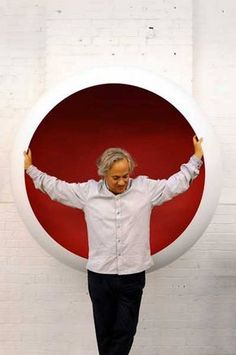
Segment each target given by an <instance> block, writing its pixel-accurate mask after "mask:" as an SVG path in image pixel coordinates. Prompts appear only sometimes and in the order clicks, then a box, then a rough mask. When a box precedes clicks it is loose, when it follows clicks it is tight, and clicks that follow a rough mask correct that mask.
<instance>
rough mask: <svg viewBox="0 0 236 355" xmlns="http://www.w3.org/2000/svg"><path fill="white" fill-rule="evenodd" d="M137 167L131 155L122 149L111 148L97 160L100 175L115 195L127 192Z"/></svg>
mask: <svg viewBox="0 0 236 355" xmlns="http://www.w3.org/2000/svg"><path fill="white" fill-rule="evenodd" d="M135 166H136V163H135V161H134V159H133V158H132V157H131V155H130V154H129V153H128V152H127V151H125V150H124V149H121V148H109V149H107V150H105V151H104V152H103V154H102V155H101V157H100V158H99V159H98V160H97V167H98V175H99V176H101V177H102V178H103V179H105V181H106V183H107V185H108V187H109V189H110V191H112V192H113V193H115V194H119V193H122V192H124V191H125V189H126V188H127V185H128V182H129V176H130V174H131V173H132V171H133V170H134V167H135Z"/></svg>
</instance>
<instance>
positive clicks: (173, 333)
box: [0, 0, 236, 355]
mask: <svg viewBox="0 0 236 355" xmlns="http://www.w3.org/2000/svg"><path fill="white" fill-rule="evenodd" d="M0 9H1V17H2V19H1V28H2V29H1V36H0V79H1V80H0V94H1V95H0V127H1V129H0V355H75V354H76V355H95V354H97V350H96V343H95V334H94V329H93V322H92V313H91V304H90V300H89V297H88V294H87V285H86V275H85V274H83V273H80V272H76V271H75V270H72V269H70V268H68V267H67V266H65V265H62V264H61V263H59V262H58V261H57V260H55V259H54V258H53V257H51V256H50V255H48V254H47V253H46V252H45V251H44V250H42V249H41V248H40V246H39V245H38V244H37V243H36V242H35V241H34V240H33V238H32V237H31V236H30V234H29V232H28V231H27V230H26V228H25V226H24V225H23V223H22V221H21V219H20V216H19V214H18V212H17V210H16V206H15V203H14V198H13V196H12V193H11V186H10V168H9V166H10V164H9V159H10V152H11V146H12V143H13V141H14V137H15V134H16V132H17V129H18V128H19V127H20V125H21V122H22V121H23V120H24V117H25V115H27V113H28V112H29V110H30V109H31V107H32V106H33V105H34V103H35V102H36V101H37V100H38V98H39V97H40V95H41V94H42V93H43V92H44V91H45V90H47V89H49V88H51V87H53V86H54V85H56V84H57V83H58V82H61V81H62V80H63V79H65V78H67V77H68V76H72V75H74V74H77V73H78V72H79V71H80V70H82V69H85V68H86V69H87V68H89V67H92V66H94V65H96V66H99V65H106V64H108V65H110V64H135V65H136V66H139V67H143V68H147V69H151V70H153V71H155V72H156V73H157V74H161V75H164V76H166V77H167V78H170V79H172V80H173V81H175V82H176V83H178V84H179V85H181V86H182V87H183V88H184V89H185V90H187V91H188V92H190V93H191V92H192V93H193V95H194V97H195V98H196V100H197V101H198V102H199V104H200V106H201V107H202V109H203V111H204V112H205V113H206V115H207V117H208V119H209V121H210V122H211V124H212V126H213V127H214V128H215V130H216V132H217V133H218V138H219V142H220V144H221V147H222V158H223V165H224V184H223V185H224V186H223V190H222V195H221V199H220V201H219V205H218V208H217V210H216V213H215V215H214V217H213V219H212V222H211V224H210V225H209V227H208V229H207V230H206V232H205V233H204V235H203V236H202V238H201V239H200V240H199V241H198V242H197V243H196V245H195V246H194V247H193V248H192V249H191V250H189V251H188V252H187V253H186V254H185V255H184V256H182V257H181V258H179V259H178V260H177V261H175V262H174V263H172V264H171V265H169V266H168V267H165V268H163V269H161V270H159V271H156V272H154V273H152V274H149V275H148V280H147V286H146V289H145V294H144V299H143V304H142V309H141V314H140V323H139V328H138V332H137V336H136V338H135V342H134V346H133V349H132V355H143V354H149V355H235V354H236V335H235V316H236V314H235V313H236V307H235V306H236V301H235V292H236V278H235V276H236V243H235V235H236V183H235V181H236V179H235V177H236V176H235V175H236V165H235V161H236V159H235V153H236V139H235V138H236V137H235V135H236V110H235V108H234V81H235V79H236V65H235V63H236V45H235V43H236V41H235V40H236V38H235V37H236V22H235V18H236V16H235V15H236V3H235V2H234V1H233V0H227V1H222V0H218V1H216V0H209V1H204V0H193V1H189V0H179V1H171V0H169V1H168V0H166V1H165V0H162V1H161V0H156V1H152V0H147V1H144V0H142V1H141V0H135V1H134V0H133V1H124V0H120V1H118V0H116V1H115V0H94V1H82V0H79V1H78V0H77V1H75V0H70V1H65V0H58V1H55V0H50V1H48V2H46V1H43V0H39V1H35V2H32V1H29V0H21V1H16V0H11V1H5V2H4V1H3V2H2V3H1V4H0Z"/></svg>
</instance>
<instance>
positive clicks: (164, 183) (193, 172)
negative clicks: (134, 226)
mask: <svg viewBox="0 0 236 355" xmlns="http://www.w3.org/2000/svg"><path fill="white" fill-rule="evenodd" d="M202 164H203V162H202V160H201V159H199V158H198V157H197V156H196V155H193V156H192V157H191V158H190V160H189V162H188V163H186V164H182V165H181V167H180V171H179V172H177V173H176V174H174V175H172V176H170V177H169V178H168V179H161V180H152V179H148V188H149V192H150V198H151V203H152V205H153V206H159V205H161V204H162V203H164V202H165V201H168V200H171V199H172V198H173V197H175V196H177V195H179V194H181V193H182V192H184V191H186V190H187V189H188V188H189V186H190V184H191V183H192V181H193V180H194V179H195V178H196V177H197V176H198V175H199V172H200V167H201V165H202Z"/></svg>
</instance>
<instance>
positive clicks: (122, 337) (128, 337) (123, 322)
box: [107, 272, 145, 355]
mask: <svg viewBox="0 0 236 355" xmlns="http://www.w3.org/2000/svg"><path fill="white" fill-rule="evenodd" d="M119 283H120V284H119V301H118V305H117V317H116V321H115V323H114V327H113V336H112V341H111V344H110V348H109V352H108V353H107V355H128V354H129V352H130V349H131V347H132V344H133V340H134V335H135V333H136V328H137V324H138V318H139V309H140V304H141V299H142V294H143V288H144V286H145V272H142V273H138V274H133V275H122V276H120V277H119Z"/></svg>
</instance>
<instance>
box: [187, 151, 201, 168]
mask: <svg viewBox="0 0 236 355" xmlns="http://www.w3.org/2000/svg"><path fill="white" fill-rule="evenodd" d="M190 161H191V163H193V164H194V165H195V166H197V168H200V167H201V166H202V164H203V161H202V160H201V159H199V158H198V157H197V156H196V155H195V154H193V155H192V156H191V158H190Z"/></svg>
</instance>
